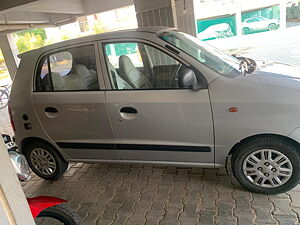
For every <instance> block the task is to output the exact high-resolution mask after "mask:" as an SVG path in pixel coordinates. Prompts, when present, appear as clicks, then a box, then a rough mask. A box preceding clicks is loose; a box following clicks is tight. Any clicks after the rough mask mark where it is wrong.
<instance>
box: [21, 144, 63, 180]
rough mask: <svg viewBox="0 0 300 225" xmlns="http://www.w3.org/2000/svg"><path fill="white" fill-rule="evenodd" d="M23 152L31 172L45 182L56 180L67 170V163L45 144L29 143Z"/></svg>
mask: <svg viewBox="0 0 300 225" xmlns="http://www.w3.org/2000/svg"><path fill="white" fill-rule="evenodd" d="M23 152H24V155H25V157H26V159H27V161H28V164H29V166H30V168H31V170H32V171H33V172H34V173H35V174H36V175H38V176H39V177H41V178H43V179H45V180H57V179H58V178H60V177H61V176H62V175H63V174H64V173H65V172H66V170H67V169H68V165H69V164H68V162H66V161H65V160H64V159H63V158H62V156H61V155H60V154H59V153H58V152H57V151H56V149H54V148H53V147H52V146H51V145H49V144H47V143H44V142H33V143H30V144H28V145H27V146H25V149H24V150H23Z"/></svg>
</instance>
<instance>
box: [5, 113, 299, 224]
mask: <svg viewBox="0 0 300 225" xmlns="http://www.w3.org/2000/svg"><path fill="white" fill-rule="evenodd" d="M0 124H1V127H0V132H6V133H10V134H11V133H12V131H11V128H10V125H9V124H8V117H7V110H0ZM22 186H23V189H24V191H25V194H26V195H27V196H28V197H30V196H37V195H49V196H55V197H61V198H64V199H66V200H68V201H69V202H70V204H71V206H72V207H73V208H74V209H75V210H76V211H77V212H78V213H79V214H80V216H81V217H82V219H83V220H84V224H85V225H100V224H103V225H109V224H116V225H123V224H127V225H142V224H147V225H155V224H160V225H176V224H180V225H192V224H197V225H200V224H201V225H202V224H203V225H210V224H214V225H233V224H239V225H248V224H256V225H266V224H274V225H275V224H280V225H284V224H285V225H292V224H293V225H294V224H300V222H299V219H300V185H298V187H296V188H295V189H293V190H292V191H290V192H288V193H285V194H280V195H261V194H254V193H250V192H248V191H246V190H245V189H243V188H242V187H241V186H240V185H239V184H238V183H237V181H236V180H235V179H234V178H230V177H228V176H227V174H226V172H225V170H224V169H201V168H179V167H177V168H176V167H163V166H158V167H157V166H151V165H138V164H131V165H125V164H124V165H119V164H99V163H98V164H82V163H76V164H74V163H73V164H71V165H70V167H69V170H68V172H67V173H66V174H65V175H64V176H63V177H62V178H61V179H59V180H58V181H55V182H50V181H45V180H43V179H40V178H39V177H37V176H35V175H34V174H33V178H32V179H31V180H30V181H29V182H27V183H23V184H22Z"/></svg>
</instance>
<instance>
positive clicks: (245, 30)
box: [242, 27, 250, 35]
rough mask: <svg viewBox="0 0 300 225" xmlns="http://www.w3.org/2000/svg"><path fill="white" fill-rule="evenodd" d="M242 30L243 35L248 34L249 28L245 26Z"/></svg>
mask: <svg viewBox="0 0 300 225" xmlns="http://www.w3.org/2000/svg"><path fill="white" fill-rule="evenodd" d="M242 32H243V35H247V34H250V29H249V28H248V27H245V28H243V30H242Z"/></svg>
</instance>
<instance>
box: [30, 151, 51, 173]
mask: <svg viewBox="0 0 300 225" xmlns="http://www.w3.org/2000/svg"><path fill="white" fill-rule="evenodd" d="M30 161H31V163H32V165H33V166H34V168H35V169H36V170H37V171H38V172H39V173H41V174H43V175H47V176H49V175H52V174H53V173H55V171H56V162H55V159H54V158H53V156H52V155H51V154H50V153H49V152H48V151H47V150H45V149H42V148H36V149H33V150H32V152H31V154H30Z"/></svg>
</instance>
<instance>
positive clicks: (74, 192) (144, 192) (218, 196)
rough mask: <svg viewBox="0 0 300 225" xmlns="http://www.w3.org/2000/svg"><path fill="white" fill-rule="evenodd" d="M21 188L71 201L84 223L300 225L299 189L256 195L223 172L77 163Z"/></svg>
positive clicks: (136, 224) (34, 178)
mask: <svg viewBox="0 0 300 225" xmlns="http://www.w3.org/2000/svg"><path fill="white" fill-rule="evenodd" d="M23 189H24V191H25V193H26V195H27V196H35V195H52V196H56V197H61V198H64V199H67V200H68V201H70V204H71V206H72V207H73V208H74V209H75V210H76V211H77V212H78V213H79V214H80V216H81V218H83V220H84V224H85V225H110V224H115V225H123V224H127V225H143V224H147V225H156V224H160V225H177V224H180V225H193V224H197V225H234V224H240V225H248V224H249V225H251V224H256V225H267V224H272V225H273V224H274V225H275V224H277V225H278V224H280V225H284V224H286V225H292V224H300V223H299V217H300V198H299V195H300V186H298V187H297V188H295V189H294V190H292V191H290V192H288V193H285V194H280V195H273V196H271V195H261V194H253V193H250V192H248V191H246V190H244V189H243V188H242V187H241V186H240V185H239V184H238V183H237V182H236V181H235V179H232V178H229V177H228V176H227V175H226V173H225V171H224V169H220V170H219V169H201V168H176V167H153V166H149V165H134V164H132V165H119V164H81V163H78V164H73V165H72V167H70V169H69V171H68V172H67V173H66V174H65V175H64V177H63V178H62V179H60V180H58V181H56V182H49V181H44V180H41V179H39V178H38V177H33V179H32V180H31V181H29V182H28V183H26V184H24V185H23Z"/></svg>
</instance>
